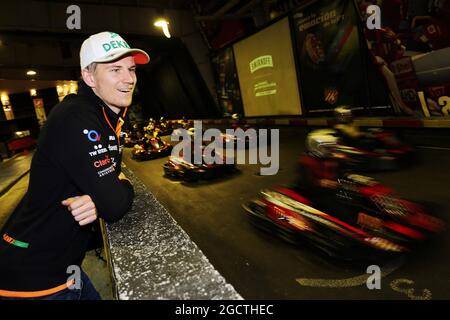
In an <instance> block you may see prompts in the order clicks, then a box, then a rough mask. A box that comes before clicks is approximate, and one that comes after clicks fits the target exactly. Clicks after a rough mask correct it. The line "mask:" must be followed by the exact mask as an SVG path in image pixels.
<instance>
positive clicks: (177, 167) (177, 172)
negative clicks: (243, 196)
mask: <svg viewBox="0 0 450 320" xmlns="http://www.w3.org/2000/svg"><path fill="white" fill-rule="evenodd" d="M202 152H203V147H202ZM222 159H223V163H222V164H219V163H211V164H208V163H205V161H204V158H203V161H202V163H201V164H196V163H194V156H193V154H192V158H191V160H190V161H187V160H186V159H185V158H184V157H183V156H174V155H173V156H170V157H169V160H168V161H167V163H165V164H164V174H165V175H166V176H169V177H172V178H177V179H182V180H185V181H191V182H193V181H198V180H209V179H214V178H218V177H221V176H224V175H227V174H230V173H232V172H234V171H235V170H236V167H235V165H234V161H232V162H233V163H232V164H227V163H226V157H225V156H222ZM233 160H234V159H233Z"/></svg>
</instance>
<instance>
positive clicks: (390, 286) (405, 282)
mask: <svg viewBox="0 0 450 320" xmlns="http://www.w3.org/2000/svg"><path fill="white" fill-rule="evenodd" d="M305 136H306V133H305V132H304V131H301V130H294V129H281V130H280V170H279V172H278V173H277V174H276V175H273V176H261V175H259V168H260V165H249V164H243V165H238V168H239V172H238V173H235V174H233V175H231V176H229V177H226V178H223V179H218V180H213V181H207V182H198V183H183V182H179V181H176V180H171V179H168V178H165V177H164V176H163V174H164V172H163V167H162V166H163V164H164V163H165V162H166V160H167V158H162V159H156V160H151V161H144V162H136V161H134V160H132V159H131V156H130V149H125V152H124V162H125V164H126V165H127V166H128V167H129V168H130V169H131V170H133V171H134V172H135V174H136V175H137V176H138V177H139V178H140V179H141V180H142V181H143V182H144V183H145V184H146V186H147V187H148V189H149V190H150V191H151V192H152V193H153V194H154V195H155V196H156V197H157V198H158V200H159V201H160V202H161V203H162V204H163V205H164V206H165V207H166V208H167V209H168V210H169V212H170V213H171V214H172V216H173V217H174V219H175V220H176V221H177V222H178V223H179V224H180V226H181V227H182V228H183V229H184V230H185V231H186V232H187V233H188V234H189V236H190V237H191V238H192V240H193V241H195V243H196V244H197V245H198V246H199V248H200V249H201V250H202V251H203V253H204V254H205V255H206V256H207V257H208V259H209V260H210V261H211V263H212V264H213V265H214V267H215V268H216V269H217V270H218V271H219V272H221V274H222V275H223V276H224V277H225V278H226V280H227V281H228V282H229V283H230V284H232V285H233V286H234V287H235V289H236V290H237V291H238V292H239V293H240V294H241V295H242V296H243V297H244V298H245V299H424V300H426V299H449V298H450V232H449V231H448V230H446V231H445V232H443V233H442V234H441V235H440V236H439V237H438V238H437V239H436V240H435V241H433V242H431V243H429V244H428V245H427V246H425V247H424V248H422V249H421V250H420V251H418V252H416V253H414V254H410V255H408V256H403V257H399V258H396V259H393V260H391V261H387V262H383V264H380V265H379V267H380V272H381V274H382V278H381V281H380V283H379V284H380V289H376V288H375V289H369V288H368V286H367V284H366V281H367V279H368V276H371V275H372V273H368V272H367V269H368V267H369V265H370V264H368V263H367V264H365V263H355V264H343V263H339V262H337V261H333V260H330V259H327V258H325V257H323V256H322V255H321V254H319V253H318V252H317V251H316V250H315V249H313V248H309V247H308V246H307V245H306V244H305V245H304V246H295V245H292V244H290V243H287V242H286V241H284V240H282V239H280V238H278V237H276V236H273V235H272V234H270V233H267V232H264V231H261V230H260V229H257V228H255V227H254V226H253V225H252V224H251V223H250V221H249V220H248V217H247V216H246V215H245V212H244V210H243V209H242V207H241V204H242V203H244V202H246V201H248V200H250V199H252V198H254V197H255V196H257V195H258V191H259V190H260V189H263V188H268V187H271V186H274V185H280V184H286V185H289V184H292V183H293V182H295V180H296V176H297V173H296V169H297V166H296V163H297V159H298V156H299V155H300V153H301V152H302V151H303V150H304V146H303V145H304V140H305ZM449 157H450V149H429V148H419V160H418V162H417V163H416V164H415V165H414V166H412V167H409V168H403V169H401V170H399V171H396V172H385V173H377V174H370V175H371V176H373V177H375V178H376V179H378V180H379V181H381V182H382V183H384V184H386V185H388V186H391V187H393V188H394V189H395V190H397V192H398V193H399V194H400V195H401V196H403V197H405V198H407V199H411V200H416V201H421V202H424V201H425V202H429V203H433V205H434V206H436V207H437V208H438V211H437V213H438V214H439V215H440V216H441V217H443V218H444V219H447V221H450V196H449V190H450V188H449V182H450V161H449ZM372 268H373V267H372ZM371 270H373V269H371ZM371 272H373V271H371ZM369 280H371V281H370V283H372V284H377V283H376V281H375V280H374V278H369Z"/></svg>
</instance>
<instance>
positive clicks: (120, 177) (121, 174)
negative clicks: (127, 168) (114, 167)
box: [119, 172, 131, 183]
mask: <svg viewBox="0 0 450 320" xmlns="http://www.w3.org/2000/svg"><path fill="white" fill-rule="evenodd" d="M119 179H120V180H128V182H130V183H131V181H130V179H128V178H127V176H126V175H124V174H123V172H121V173H120V174H119Z"/></svg>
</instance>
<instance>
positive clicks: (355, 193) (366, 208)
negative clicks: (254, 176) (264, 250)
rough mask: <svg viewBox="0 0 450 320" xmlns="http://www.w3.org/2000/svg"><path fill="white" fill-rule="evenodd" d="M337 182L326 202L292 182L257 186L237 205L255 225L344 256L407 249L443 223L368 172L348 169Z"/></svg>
mask: <svg viewBox="0 0 450 320" xmlns="http://www.w3.org/2000/svg"><path fill="white" fill-rule="evenodd" d="M338 185H339V186H338V187H337V188H336V189H335V190H333V191H331V193H332V194H333V199H332V200H331V201H328V203H326V202H327V201H324V199H325V197H324V195H323V194H321V193H318V194H314V193H315V192H313V191H311V189H307V188H305V187H301V186H297V187H294V188H287V187H279V188H275V189H272V190H263V191H261V196H260V197H259V198H258V199H255V200H252V201H250V202H249V203H246V204H244V205H243V207H244V209H245V211H246V212H247V213H248V215H249V217H250V218H251V221H253V222H254V223H255V224H256V226H257V227H260V228H262V229H265V230H269V231H272V232H273V231H275V232H276V234H277V235H279V236H281V237H282V238H284V239H285V240H288V241H290V242H293V243H296V244H299V243H300V244H305V241H307V243H310V244H312V245H313V246H314V247H317V248H319V249H320V250H321V252H323V253H326V255H327V256H331V257H335V258H339V259H344V260H359V259H364V260H371V259H379V258H388V257H392V256H396V255H398V254H402V253H407V252H411V251H413V250H414V249H416V248H417V247H418V246H419V244H420V243H422V242H424V241H425V240H426V239H428V238H429V237H430V236H431V235H433V234H436V233H438V232H440V231H442V230H443V229H444V222H443V221H442V220H440V219H439V218H436V217H434V216H432V215H431V214H429V213H428V212H427V209H426V208H425V207H423V206H422V205H419V204H416V203H413V202H411V201H407V200H404V199H400V198H399V197H398V196H397V195H396V194H395V192H394V191H393V190H392V189H390V188H388V187H386V186H384V185H382V184H380V183H378V182H376V181H374V180H373V179H371V178H368V177H364V176H359V175H348V176H346V177H345V178H344V179H339V183H338ZM328 199H330V198H329V197H328Z"/></svg>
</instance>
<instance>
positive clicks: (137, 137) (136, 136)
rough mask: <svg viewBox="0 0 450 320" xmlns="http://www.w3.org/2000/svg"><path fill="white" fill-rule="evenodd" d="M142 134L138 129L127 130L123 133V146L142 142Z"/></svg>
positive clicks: (130, 146) (131, 145) (132, 145)
mask: <svg viewBox="0 0 450 320" xmlns="http://www.w3.org/2000/svg"><path fill="white" fill-rule="evenodd" d="M143 138H144V135H143V134H142V133H141V132H139V131H129V132H126V133H125V139H124V147H125V148H132V147H134V146H135V145H136V144H140V143H142V140H143Z"/></svg>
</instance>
